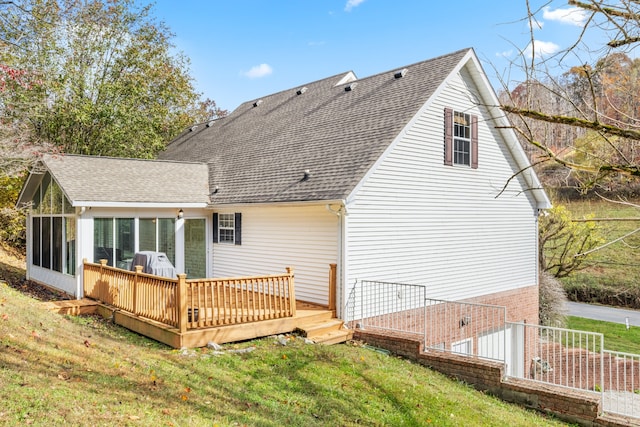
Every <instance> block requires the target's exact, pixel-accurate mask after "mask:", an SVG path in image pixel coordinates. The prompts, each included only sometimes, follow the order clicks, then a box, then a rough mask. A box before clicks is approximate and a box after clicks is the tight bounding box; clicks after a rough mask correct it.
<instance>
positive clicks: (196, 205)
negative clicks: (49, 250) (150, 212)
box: [71, 200, 207, 209]
mask: <svg viewBox="0 0 640 427" xmlns="http://www.w3.org/2000/svg"><path fill="white" fill-rule="evenodd" d="M71 206H73V207H74V208H81V207H87V208H183V209H185V208H206V207H207V203H204V202H202V203H193V202H189V203H178V202H171V203H162V202H96V201H88V200H87V201H84V200H76V201H74V202H72V203H71Z"/></svg>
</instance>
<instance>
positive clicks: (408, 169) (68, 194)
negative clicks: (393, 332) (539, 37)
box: [20, 49, 550, 322]
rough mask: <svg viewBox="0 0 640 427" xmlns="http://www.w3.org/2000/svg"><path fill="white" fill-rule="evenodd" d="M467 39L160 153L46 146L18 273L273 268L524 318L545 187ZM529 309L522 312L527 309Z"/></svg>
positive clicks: (72, 278) (51, 276) (342, 77)
mask: <svg viewBox="0 0 640 427" xmlns="http://www.w3.org/2000/svg"><path fill="white" fill-rule="evenodd" d="M497 105H498V101H497V98H496V95H495V93H494V91H493V90H492V88H491V85H490V84H489V82H488V80H487V77H486V76H485V74H484V72H483V70H482V67H481V65H480V63H479V61H478V59H477V57H476V55H475V53H474V52H473V50H472V49H465V50H461V51H458V52H454V53H451V54H448V55H444V56H441V57H438V58H434V59H430V60H427V61H424V62H420V63H417V64H413V65H409V66H406V67H401V68H398V69H396V70H392V71H388V72H384V73H380V74H377V75H374V76H371V77H366V78H362V79H358V78H356V76H355V74H354V73H353V72H347V73H343V74H339V75H336V76H332V77H328V78H326V79H323V80H319V81H316V82H313V83H308V84H306V85H301V86H298V87H294V88H292V89H289V90H285V91H282V92H279V93H275V94H272V95H269V96H265V97H262V98H260V99H255V100H251V101H248V102H246V103H244V104H242V105H240V106H239V107H238V108H237V109H236V110H234V111H233V112H232V113H231V114H229V115H228V116H227V117H225V118H222V119H218V120H215V121H211V122H209V123H202V124H199V125H195V126H193V127H191V128H190V129H188V130H186V131H185V132H183V134H181V135H180V136H179V137H178V138H176V139H175V140H174V141H172V142H171V143H170V144H169V146H168V147H167V149H166V150H165V151H164V152H163V153H161V155H160V156H159V160H134V159H115V158H103V157H89V156H71V155H61V156H56V157H51V156H50V157H45V158H43V160H42V164H43V166H44V167H43V168H42V170H43V172H39V173H33V174H31V176H29V178H28V179H27V181H26V183H25V185H24V188H23V190H22V193H21V195H20V203H28V202H33V209H32V211H31V214H30V215H29V219H28V224H27V225H28V227H27V228H28V244H27V253H28V257H27V258H28V268H27V270H28V276H29V278H30V279H31V280H35V281H38V282H42V283H45V284H48V285H50V286H53V287H56V288H58V289H61V290H63V291H65V292H68V293H70V294H73V295H75V296H78V297H80V296H82V286H81V273H82V271H81V269H82V260H83V259H84V258H86V259H88V260H90V261H97V260H98V259H100V258H105V259H108V260H109V263H110V264H111V265H114V266H121V267H123V268H128V267H129V264H130V262H131V261H130V260H131V258H132V256H133V254H134V253H135V252H137V251H140V250H157V251H162V252H166V253H167V255H168V256H169V258H170V259H171V261H172V262H173V263H174V265H175V267H176V269H177V270H178V272H185V273H187V275H188V276H189V277H205V276H206V277H227V276H246V275H258V274H269V273H280V272H282V271H284V268H285V266H293V267H294V268H295V274H296V297H297V298H298V299H299V300H303V301H309V302H314V303H318V304H328V303H329V301H328V298H329V296H328V290H327V289H328V286H327V282H328V271H329V265H330V264H337V288H338V292H337V297H336V298H337V307H338V315H340V314H341V310H342V308H343V307H344V303H345V301H346V298H347V295H348V294H349V291H350V288H351V287H352V286H353V284H354V283H355V282H356V281H357V280H380V281H390V282H400V283H411V284H424V285H426V286H427V289H428V292H429V293H430V295H429V296H430V297H432V298H441V299H453V300H456V299H466V298H473V297H475V298H480V300H483V301H489V302H498V303H500V304H501V305H506V306H508V308H509V311H510V312H511V313H514V316H515V318H513V319H512V320H527V321H529V322H537V295H538V293H537V289H538V288H537V284H538V276H537V266H538V263H537V254H538V247H537V241H538V240H537V231H538V230H537V218H538V212H539V210H540V209H545V208H548V207H549V206H550V202H549V199H548V198H547V196H546V195H545V193H544V191H543V190H542V188H541V185H540V183H539V181H538V179H537V177H536V175H535V173H534V172H533V170H532V169H531V168H530V167H529V166H530V164H529V163H528V160H527V158H526V156H525V155H524V152H523V150H522V148H521V146H520V145H519V143H518V141H517V139H516V136H515V134H514V132H513V131H512V130H510V129H509V128H508V122H507V120H506V118H505V117H504V114H503V113H502V112H501V110H499V109H498V108H497V107H496V106H497ZM534 317H535V318H534Z"/></svg>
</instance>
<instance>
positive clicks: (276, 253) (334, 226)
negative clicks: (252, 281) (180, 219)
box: [213, 205, 338, 304]
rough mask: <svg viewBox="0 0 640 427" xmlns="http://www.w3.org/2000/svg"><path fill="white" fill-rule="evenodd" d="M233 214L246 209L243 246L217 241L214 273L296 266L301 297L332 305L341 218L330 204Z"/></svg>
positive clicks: (261, 271) (225, 274) (252, 272)
mask: <svg viewBox="0 0 640 427" xmlns="http://www.w3.org/2000/svg"><path fill="white" fill-rule="evenodd" d="M219 212H220V213H224V212H225V211H224V210H222V209H220V210H219ZM229 212H242V245H240V246H234V245H213V276H214V277H236V276H247V275H249V276H252V275H261V274H282V273H284V272H285V268H286V267H293V268H294V274H295V291H296V298H297V299H298V300H302V301H308V302H314V303H318V304H327V303H328V298H327V297H328V285H329V264H331V263H337V253H338V246H337V245H338V243H337V236H338V218H337V217H336V216H335V215H334V214H332V213H331V212H329V211H328V210H327V209H326V207H325V205H321V206H307V207H268V206H260V207H242V208H234V209H230V210H229Z"/></svg>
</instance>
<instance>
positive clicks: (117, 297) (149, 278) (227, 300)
mask: <svg viewBox="0 0 640 427" xmlns="http://www.w3.org/2000/svg"><path fill="white" fill-rule="evenodd" d="M141 270H142V268H141V267H139V266H137V267H136V271H126V270H121V269H118V268H114V267H110V266H107V265H106V261H105V260H101V261H100V264H94V263H89V262H86V261H85V263H84V294H85V296H86V297H88V298H92V299H95V300H98V301H100V302H103V303H105V304H108V305H110V306H113V307H115V308H119V309H121V310H124V311H127V312H130V313H132V314H135V315H137V316H141V317H145V318H147V319H151V320H154V321H157V322H161V323H164V324H166V325H168V326H172V327H175V328H178V329H179V330H180V331H181V332H185V331H187V330H189V329H197V328H203V327H216V326H224V325H233V324H240V323H248V322H255V321H260V320H269V319H280V318H285V317H293V316H295V311H296V302H295V301H296V299H295V291H294V280H293V269H291V268H289V267H287V273H286V274H281V275H269V276H255V277H240V278H224V279H189V280H187V278H186V275H184V274H180V275H178V278H177V279H170V278H165V277H159V276H154V275H151V274H145V273H142V272H141Z"/></svg>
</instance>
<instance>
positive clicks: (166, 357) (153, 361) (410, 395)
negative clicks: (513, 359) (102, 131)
mask: <svg viewBox="0 0 640 427" xmlns="http://www.w3.org/2000/svg"><path fill="white" fill-rule="evenodd" d="M0 402H2V405H0V425H35V426H45V425H46V426H49V425H62V424H65V425H74V426H105V425H114V426H115V425H117V426H151V425H152V426H187V425H188V426H216V425H217V426H243V425H247V426H304V425H314V426H315V425H320V426H322V425H327V426H355V425H367V426H418V425H420V426H422V425H437V426H461V425H464V426H504V425H510V426H531V425H536V426H559V425H565V424H563V423H561V422H559V421H555V420H551V419H548V418H544V417H542V416H541V415H540V414H538V413H534V412H531V411H526V410H524V409H522V408H520V407H518V406H514V405H510V404H507V403H504V402H502V401H500V400H498V399H495V398H493V397H490V396H486V395H485V394H483V393H480V392H478V391H475V390H473V389H472V388H470V387H467V386H466V385H464V384H461V383H458V382H455V381H451V380H449V379H447V378H446V377H444V376H443V375H440V374H438V373H435V372H433V371H431V370H428V369H426V368H424V367H421V366H419V365H415V364H413V363H410V362H408V361H406V360H402V359H400V358H396V357H393V356H387V355H384V354H381V353H379V352H376V351H373V350H371V349H366V348H363V347H361V346H358V345H337V346H330V347H324V346H316V345H309V344H305V343H304V342H303V341H302V340H301V339H299V338H295V337H290V340H289V343H288V345H286V346H282V345H281V344H278V343H277V341H276V340H275V339H274V338H273V337H272V338H264V339H260V340H254V341H251V342H245V343H239V344H235V345H225V346H223V351H222V352H215V351H213V350H208V349H196V350H182V351H180V350H172V349H170V348H168V347H165V346H163V345H161V344H158V343H156V342H155V341H152V340H149V339H146V338H144V337H141V336H139V335H136V334H134V333H131V332H129V331H127V330H126V329H123V328H120V327H118V326H116V325H113V324H111V323H110V322H108V321H106V320H104V319H100V318H96V317H65V316H60V315H56V314H52V313H49V312H46V311H43V310H42V309H41V308H40V305H39V303H38V302H37V301H36V300H34V299H32V298H30V297H28V296H26V295H24V294H23V293H21V292H18V291H16V290H14V289H12V288H10V287H9V286H7V285H6V284H4V283H0Z"/></svg>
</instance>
